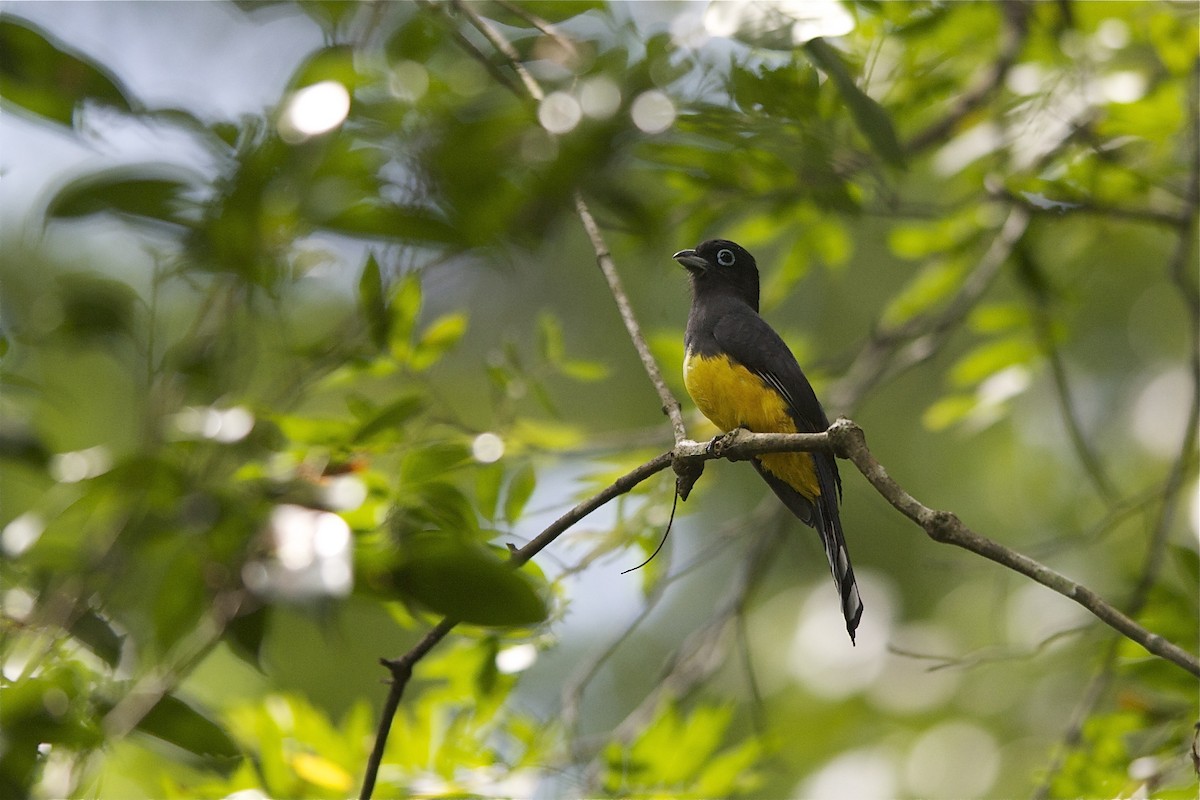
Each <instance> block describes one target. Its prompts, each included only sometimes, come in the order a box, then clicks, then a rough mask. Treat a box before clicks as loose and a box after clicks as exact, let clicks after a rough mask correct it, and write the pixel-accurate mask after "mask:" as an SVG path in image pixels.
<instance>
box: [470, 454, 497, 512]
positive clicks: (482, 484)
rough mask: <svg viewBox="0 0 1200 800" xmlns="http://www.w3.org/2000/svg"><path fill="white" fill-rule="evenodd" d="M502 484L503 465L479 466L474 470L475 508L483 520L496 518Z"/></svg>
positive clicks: (494, 463) (495, 463)
mask: <svg viewBox="0 0 1200 800" xmlns="http://www.w3.org/2000/svg"><path fill="white" fill-rule="evenodd" d="M503 483H504V465H503V464H502V463H501V462H499V461H496V462H493V463H491V464H480V465H479V466H478V467H476V468H475V506H476V508H478V509H479V513H480V514H481V515H482V516H483V518H484V519H485V520H488V521H489V522H490V521H491V520H493V519H495V517H496V505H497V503H499V502H500V487H501V486H502V485H503Z"/></svg>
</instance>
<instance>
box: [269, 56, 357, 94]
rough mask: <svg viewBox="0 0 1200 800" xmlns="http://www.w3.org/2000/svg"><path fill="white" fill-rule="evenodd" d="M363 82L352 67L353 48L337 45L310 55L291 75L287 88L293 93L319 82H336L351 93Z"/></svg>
mask: <svg viewBox="0 0 1200 800" xmlns="http://www.w3.org/2000/svg"><path fill="white" fill-rule="evenodd" d="M365 80H366V79H365V77H364V76H362V75H361V74H360V73H359V72H358V70H357V69H356V68H355V66H354V48H353V47H351V46H350V45H345V44H337V45H331V46H329V47H324V48H322V49H320V50H317V51H316V52H315V53H313V54H312V55H310V56H309V57H308V58H307V59H306V60H305V61H304V63H303V64H301V65H300V66H299V68H297V69H296V71H295V73H293V74H292V79H291V80H290V81H289V82H288V88H289V89H290V90H292V91H295V90H296V89H302V88H304V87H305V86H311V85H312V84H314V83H320V82H321V81H336V82H337V83H340V84H342V86H345V87H346V88H347V89H349V90H350V91H351V93H353V91H354V89H356V88H358V86H359V85H360V84H361V83H363V82H364V81H365Z"/></svg>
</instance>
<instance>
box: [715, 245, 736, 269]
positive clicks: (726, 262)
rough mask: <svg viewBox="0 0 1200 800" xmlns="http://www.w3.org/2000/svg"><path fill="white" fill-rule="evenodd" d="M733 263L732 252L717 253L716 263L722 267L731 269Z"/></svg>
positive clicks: (723, 250) (726, 250)
mask: <svg viewBox="0 0 1200 800" xmlns="http://www.w3.org/2000/svg"><path fill="white" fill-rule="evenodd" d="M733 261H734V256H733V251H732V250H728V249H722V250H718V251H717V263H718V264H720V265H721V266H722V267H732V266H733Z"/></svg>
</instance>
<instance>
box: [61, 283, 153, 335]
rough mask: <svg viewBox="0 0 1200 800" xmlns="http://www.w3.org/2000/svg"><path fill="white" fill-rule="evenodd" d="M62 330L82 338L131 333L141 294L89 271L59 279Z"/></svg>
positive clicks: (125, 285)
mask: <svg viewBox="0 0 1200 800" xmlns="http://www.w3.org/2000/svg"><path fill="white" fill-rule="evenodd" d="M58 291H59V302H60V303H61V304H62V315H63V322H62V326H61V330H63V331H64V332H65V333H67V334H68V335H70V336H72V337H75V338H78V339H101V338H105V337H108V336H114V335H124V334H128V333H130V332H131V330H132V327H133V321H134V309H135V305H136V303H137V295H136V294H135V293H134V291H133V289H131V288H130V287H129V285H128V284H127V283H125V282H123V281H118V280H114V279H112V278H105V277H101V276H99V275H94V274H91V273H87V272H72V273H67V274H65V275H60V276H59V278H58Z"/></svg>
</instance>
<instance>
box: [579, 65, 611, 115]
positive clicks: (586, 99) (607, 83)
mask: <svg viewBox="0 0 1200 800" xmlns="http://www.w3.org/2000/svg"><path fill="white" fill-rule="evenodd" d="M579 105H580V106H581V107H582V108H583V113H584V114H586V115H587V116H589V117H591V118H592V119H608V118H609V117H611V116H612V115H613V114H615V113H617V109H619V108H620V107H621V89H620V87H618V86H617V84H616V83H614V82H613V81H612V80H610V79H609V78H606V77H604V76H603V75H601V76H599V77H596V78H589V79H588V80H586V81H584V82H583V85H582V86H580V87H579Z"/></svg>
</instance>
